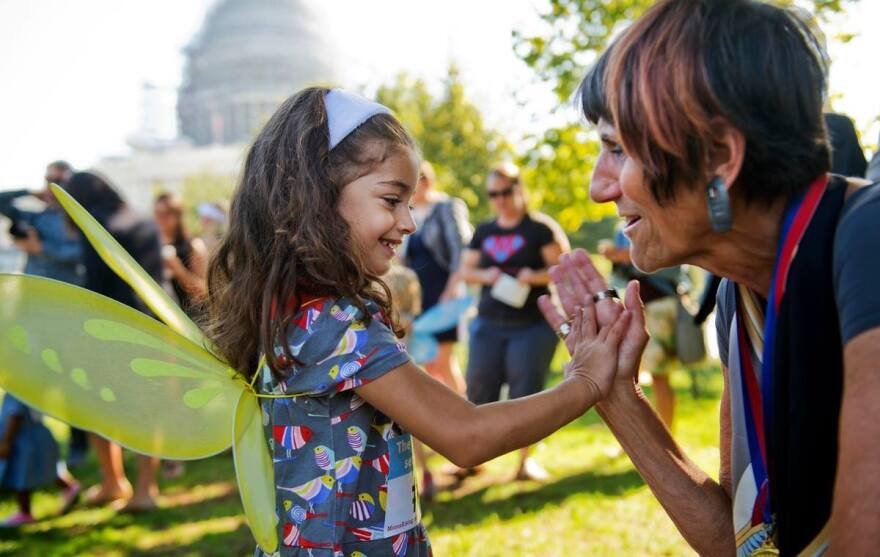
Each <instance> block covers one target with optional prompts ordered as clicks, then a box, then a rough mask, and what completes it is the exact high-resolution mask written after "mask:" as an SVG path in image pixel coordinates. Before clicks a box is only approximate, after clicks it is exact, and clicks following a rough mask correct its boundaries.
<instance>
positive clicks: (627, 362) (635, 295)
mask: <svg viewBox="0 0 880 557" xmlns="http://www.w3.org/2000/svg"><path fill="white" fill-rule="evenodd" d="M550 278H551V279H552V280H553V283H554V284H555V285H556V288H557V291H558V294H559V300H560V302H561V304H562V311H563V312H565V313H564V314H560V312H559V310H558V309H557V308H556V306H555V305H554V304H553V302H552V301H551V300H550V297H549V296H546V295H545V296H541V298H540V299H539V300H538V305H539V307H540V308H541V312H542V313H543V314H544V318H545V319H546V320H547V322H548V323H549V324H550V326H551V327H553V329H554V330H556V331H558V330H559V327H560V326H561V325H562V324H563V323H566V322H569V321H570V319H569V317H574V316H575V315H574V314H575V308H577V307H585V306H586V304H587V302H586V301H587V300H590V302H592V300H593V296H594V295H595V294H598V293H599V292H602V291H603V290H606V289H607V288H608V284H607V283H606V282H605V279H604V278H602V275H601V274H600V273H599V271H598V270H597V269H596V267H594V266H593V262H592V261H591V260H590V256H589V255H588V254H587V252H586V251H584V250H582V249H578V250H575V251H574V253H572V254H564V255H563V256H562V257H561V258H560V260H559V265H556V266H555V267H552V268H551V269H550ZM595 306H596V308H595V311H596V323H597V325H598V326H599V327H603V326H605V325H608V324H609V323H614V322H615V321H616V320H617V318H618V316H619V315H620V313H621V312H622V311H624V309H626V310H627V311H628V312H630V313H631V314H632V315H631V318H630V319H629V324H628V326H627V329H626V332H625V334H624V337H623V340H621V343H620V348H619V350H618V353H617V379H623V380H626V381H629V382H632V381H633V380H634V379H635V377H636V376H637V374H638V369H639V363H640V362H641V358H642V352H643V351H644V349H645V344H647V342H648V331H647V329H646V328H645V308H644V305H643V304H642V300H641V298H640V297H639V283H638V282H637V281H631V282H630V283H629V285H628V286H627V289H626V294H625V295H624V303H623V307H621V304H620V302H619V301H618V300H614V299H605V300H600V301H599V302H598V303H596V304H595ZM566 316H568V317H566ZM572 336H573V334H569V335H568V337H567V338H566V339H565V345H566V347H567V348H568V352H569V354H573V353H574V339H573V338H572Z"/></svg>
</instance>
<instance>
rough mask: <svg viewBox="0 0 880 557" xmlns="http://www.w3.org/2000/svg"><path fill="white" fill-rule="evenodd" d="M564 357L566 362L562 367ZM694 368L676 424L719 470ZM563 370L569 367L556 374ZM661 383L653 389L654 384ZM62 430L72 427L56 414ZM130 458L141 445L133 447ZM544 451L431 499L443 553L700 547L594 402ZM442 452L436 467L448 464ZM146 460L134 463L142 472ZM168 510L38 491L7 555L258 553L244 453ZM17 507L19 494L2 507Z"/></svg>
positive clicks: (654, 551) (701, 459)
mask: <svg viewBox="0 0 880 557" xmlns="http://www.w3.org/2000/svg"><path fill="white" fill-rule="evenodd" d="M558 363H559V360H558V359H557V361H556V364H557V365H556V366H554V367H556V368H557V369H558ZM696 375H697V376H698V377H699V378H700V382H699V383H700V391H701V393H700V396H698V397H696V398H695V397H694V395H693V393H692V388H691V387H692V383H691V375H690V374H687V373H685V372H683V371H682V372H676V373H675V374H674V376H673V384H674V386H675V387H676V392H677V395H678V402H679V404H678V414H677V420H678V421H677V423H676V426H675V431H674V434H675V436H676V438H677V439H678V440H679V441H680V442H681V443H682V444H683V445H684V447H685V449H686V451H687V452H688V454H690V455H691V457H692V458H694V459H695V460H696V461H697V462H698V463H699V464H700V465H701V466H702V467H703V468H704V469H706V470H707V471H709V472H710V473H711V474H712V475H713V476H717V469H718V397H719V395H720V390H721V378H720V375H719V372H718V368H717V366H708V367H706V368H705V369H701V370H698V372H697V373H696ZM554 380H558V374H556V376H555V377H554ZM647 390H648V391H650V389H647ZM54 426H57V427H54V429H55V430H56V431H57V432H58V434H59V437H62V436H64V435H65V433H66V432H65V429H66V428H64V426H61V425H58V424H54ZM129 456H130V455H129ZM535 457H536V458H537V459H538V461H539V462H540V463H541V464H542V465H544V467H546V469H547V470H548V471H549V472H550V473H551V475H552V479H551V480H550V481H549V482H547V483H543V484H539V483H534V482H512V481H510V478H511V476H512V474H513V468H514V465H515V457H514V456H513V455H507V456H505V457H502V458H499V459H497V460H495V461H493V462H491V463H490V464H489V465H488V466H487V468H486V471H485V472H484V473H483V474H481V475H480V476H477V477H474V478H471V479H469V480H468V481H467V482H465V483H464V484H463V485H461V486H459V487H458V488H457V489H455V490H454V491H445V492H442V493H440V495H439V496H438V497H437V499H436V500H435V501H434V502H432V503H430V504H428V505H426V506H424V507H423V516H424V522H425V524H426V525H427V527H428V531H429V533H430V536H431V539H432V542H433V545H434V550H435V554H436V555H438V556H445V555H453V556H458V555H468V556H469V555H474V556H493V555H494V556H508V555H529V556H533V555H534V556H555V555H565V556H573V555H577V556H580V555H626V556H630V555H633V556H639V555H693V554H694V553H693V551H691V550H690V549H689V548H688V547H687V545H686V544H685V543H684V541H683V540H682V539H681V536H679V534H678V533H677V531H676V530H675V527H674V526H673V525H672V523H671V522H670V520H669V519H668V518H667V517H666V514H665V513H664V512H663V509H662V508H661V507H660V505H659V504H658V503H657V502H656V501H655V500H654V498H653V496H652V495H651V492H650V490H649V489H648V488H647V486H646V485H645V484H644V482H643V481H642V479H641V477H640V476H639V475H638V473H637V472H636V471H635V470H634V469H633V467H632V465H631V464H630V462H629V460H628V459H627V457H626V456H625V455H620V454H619V453H618V451H617V443H616V441H615V440H614V438H613V436H612V435H611V434H610V433H609V432H608V430H607V429H606V428H605V427H604V425H603V424H602V423H601V422H600V421H599V419H598V418H597V416H596V415H595V413H594V412H590V413H588V414H587V415H585V416H584V417H582V418H581V419H579V420H577V421H576V422H574V423H572V424H570V425H569V426H567V427H565V428H563V429H562V430H560V431H559V432H558V433H556V434H555V435H553V436H551V437H550V438H548V439H547V440H545V441H544V442H542V443H541V444H540V445H539V446H538V447H537V448H536V450H535ZM442 464H443V463H442V459H440V458H439V457H433V458H432V465H433V466H434V467H435V468H437V467H440V466H441V465H442ZM134 468H135V466H134V461H133V459H130V460H129V461H128V462H127V469H128V470H134ZM76 472H77V475H78V477H79V478H80V480H81V481H83V483H84V484H86V485H88V484H91V483H93V482H95V481H97V478H98V473H97V465H96V463H95V461H94V459H93V458H92V459H90V460H89V461H87V462H86V464H85V465H84V466H83V467H82V468H81V469H78V470H77V471H76ZM161 486H162V497H161V498H160V505H161V507H162V508H161V509H160V510H158V511H156V512H150V513H145V514H141V515H119V514H115V513H114V512H113V511H112V510H111V509H110V508H109V507H104V508H94V509H86V508H81V507H78V508H76V509H75V510H74V511H73V512H71V513H70V514H68V515H67V516H63V517H57V516H54V513H55V512H56V510H57V509H58V507H59V506H60V498H59V497H58V494H57V492H42V493H38V494H37V495H36V496H35V498H34V513H35V515H36V516H37V517H38V518H39V519H40V520H39V521H38V522H37V523H36V524H34V525H31V526H27V527H24V528H22V529H21V530H18V531H0V554H3V555H52V556H64V555H107V556H110V555H250V554H251V553H252V551H253V541H252V539H251V537H250V533H249V531H248V529H247V526H246V525H245V523H244V517H243V515H242V513H241V507H240V503H239V499H238V494H237V492H236V489H235V484H234V473H233V464H232V458H231V456H229V455H221V456H217V457H214V458H211V459H207V460H203V461H196V462H189V463H187V465H186V473H185V475H184V476H183V477H182V478H179V479H175V480H164V481H162V482H161ZM13 510H14V503H13V501H12V500H11V498H10V497H8V496H4V498H3V499H2V500H0V514H3V515H5V514H9V513H11V512H12V511H13Z"/></svg>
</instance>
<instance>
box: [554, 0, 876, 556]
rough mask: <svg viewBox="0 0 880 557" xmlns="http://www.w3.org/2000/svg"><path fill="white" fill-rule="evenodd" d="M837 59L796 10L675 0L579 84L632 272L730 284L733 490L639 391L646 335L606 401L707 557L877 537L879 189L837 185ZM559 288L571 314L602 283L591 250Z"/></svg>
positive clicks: (729, 463) (729, 465)
mask: <svg viewBox="0 0 880 557" xmlns="http://www.w3.org/2000/svg"><path fill="white" fill-rule="evenodd" d="M824 60H825V57H824V56H823V54H822V52H821V48H820V46H819V43H818V41H817V40H816V39H815V38H814V37H813V35H812V34H811V32H810V30H809V27H808V26H807V25H806V24H805V23H803V22H802V21H800V20H799V19H798V17H797V16H796V15H795V14H793V13H791V12H788V11H786V10H784V9H781V8H778V7H775V6H773V5H770V4H766V3H762V2H757V1H751V0H664V1H661V2H658V3H657V4H656V5H654V6H653V7H652V8H651V9H650V10H648V11H647V12H646V13H645V15H644V16H642V17H641V18H640V19H639V20H637V21H636V22H635V23H634V24H633V25H632V26H631V27H630V28H629V29H627V30H626V31H625V32H624V33H623V34H622V35H621V36H620V37H619V38H618V39H617V41H616V42H615V43H614V44H613V45H612V46H611V47H610V49H609V51H607V52H606V53H605V54H603V56H602V58H601V60H600V61H599V64H597V66H596V67H595V68H594V69H593V70H592V72H591V73H590V74H588V76H587V78H586V79H585V80H584V82H583V84H582V86H581V99H582V101H583V103H584V108H585V113H586V115H587V117H588V118H590V119H591V120H592V121H594V122H596V123H598V125H599V127H600V131H601V133H602V136H603V149H602V153H601V155H600V161H599V162H600V164H597V166H596V173H595V174H594V182H593V186H592V189H591V195H592V197H593V199H594V200H595V201H598V202H613V203H615V204H616V205H617V208H618V212H619V214H620V215H621V216H622V217H624V218H625V219H626V220H627V226H626V229H625V232H626V235H627V236H628V237H629V239H630V241H631V243H632V248H631V257H632V261H633V262H634V263H635V264H636V265H637V266H638V267H639V268H640V269H642V270H644V271H653V270H656V269H659V268H663V267H669V266H672V265H678V264H682V263H690V264H695V265H698V266H701V267H703V268H705V269H707V270H709V271H711V272H712V273H714V274H716V275H719V276H722V277H725V278H726V279H727V280H725V281H724V283H723V284H722V286H721V288H720V291H719V297H718V302H719V312H718V320H717V323H716V324H717V329H718V337H719V339H718V340H719V342H718V344H719V347H720V348H721V356H722V362H723V364H724V366H725V393H724V396H723V402H722V411H721V423H722V432H721V472H720V483H716V482H714V481H713V480H711V479H709V477H708V476H707V475H706V474H705V473H704V472H703V471H701V470H699V469H698V468H697V467H696V466H695V465H694V464H693V462H691V461H690V460H689V459H688V458H687V457H686V456H685V455H684V454H683V453H682V451H681V449H680V448H679V447H677V446H676V444H675V442H674V441H673V440H672V438H671V437H670V436H669V433H668V432H667V431H666V429H665V428H664V427H663V425H662V424H661V423H660V422H659V420H658V419H657V416H656V415H655V414H654V413H653V411H651V409H650V408H649V407H648V406H647V404H646V402H645V400H644V397H643V396H642V395H641V393H640V392H639V389H638V386H637V385H636V384H635V383H634V381H633V379H634V375H635V373H636V371H637V369H638V361H639V355H640V353H641V350H642V348H643V347H644V338H643V335H644V332H643V331H639V330H636V329H635V328H631V330H630V331H629V333H628V336H627V338H626V339H624V341H623V343H622V344H621V358H620V361H619V364H618V378H619V381H617V382H616V384H615V388H614V389H613V390H612V392H611V394H610V395H609V396H608V398H607V399H605V400H604V401H602V402H601V403H600V404H599V405H598V409H599V413H600V415H601V416H602V417H603V418H604V419H605V421H606V422H607V423H608V425H609V427H610V428H611V429H612V431H613V432H614V433H615V435H616V436H617V438H618V439H619V441H620V442H621V444H622V446H623V447H624V449H626V451H627V452H628V453H629V455H630V457H631V458H632V460H633V462H634V463H635V465H636V466H637V467H638V469H639V471H640V473H641V474H642V476H643V477H644V478H645V479H646V481H647V482H648V483H649V484H650V485H651V488H652V490H653V492H654V494H655V495H656V496H657V497H658V499H659V500H660V501H661V503H662V504H663V506H664V508H666V510H667V512H668V513H669V514H670V516H671V518H672V519H673V521H674V522H675V523H676V525H677V526H678V528H679V530H680V531H681V532H682V534H683V535H684V536H685V538H686V539H687V540H688V542H689V543H690V544H691V545H692V546H693V547H694V548H695V549H696V550H697V551H698V552H699V553H701V554H707V555H732V554H734V552H736V554H738V555H772V554H782V555H796V554H798V555H818V554H821V553H823V552H824V551H826V550H829V551H830V552H831V553H833V554H838V555H859V554H868V553H871V552H872V551H874V550H875V548H876V547H877V545H878V543H880V533H878V531H877V528H876V524H877V522H878V520H880V511H878V508H877V505H876V501H877V500H878V498H880V480H878V479H877V475H876V470H877V468H878V467H880V448H877V447H875V445H876V444H874V443H872V442H871V441H870V440H872V439H876V438H877V436H878V435H880V404H878V403H877V400H880V397H878V395H880V374H878V373H877V363H876V362H878V361H880V294H878V293H877V289H876V288H875V285H876V284H877V281H878V280H880V265H878V264H877V259H876V248H875V247H872V246H876V244H877V242H878V240H880V186H878V185H876V184H874V185H868V184H867V183H865V182H863V181H853V180H847V179H845V178H842V177H839V176H834V175H829V174H827V172H828V169H829V165H830V159H829V149H828V142H827V139H826V135H825V128H824V124H823V117H822V106H823V102H824V100H825V85H826V79H825V66H824ZM618 147H622V148H623V152H622V153H621V152H620V151H619V150H618ZM597 177H601V178H602V179H600V180H597V179H596V178H597ZM556 278H558V279H559V283H560V289H561V291H562V292H564V293H568V294H567V295H566V296H565V298H564V299H563V302H564V303H563V305H564V307H565V309H566V310H567V311H570V308H571V307H573V305H574V304H575V303H577V302H578V300H579V299H582V296H589V295H591V294H592V293H595V292H597V291H599V290H601V289H602V288H604V281H603V280H602V279H601V277H600V276H599V275H598V273H597V272H596V271H595V269H594V268H593V267H592V265H591V263H590V261H589V259H588V258H587V257H585V256H584V255H583V254H576V256H575V258H574V260H568V259H565V258H563V261H562V265H561V269H560V270H559V271H558V272H556ZM637 293H638V289H637V288H636V287H631V289H630V291H629V292H628V295H627V305H628V307H630V308H631V309H635V308H636V307H637V306H638V304H639V301H638V297H637ZM543 308H544V309H545V313H546V314H547V316H548V319H550V320H551V322H558V320H559V319H560V317H559V316H557V315H555V314H554V313H553V312H552V311H551V307H550V306H549V305H546V304H545V305H544V306H543ZM599 319H600V322H601V321H603V317H602V313H601V312H600V314H599ZM634 322H635V321H634ZM685 501H687V503H685ZM695 502H697V503H695ZM829 548H830V549H829Z"/></svg>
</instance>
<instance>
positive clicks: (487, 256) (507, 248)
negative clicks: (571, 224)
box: [468, 214, 555, 324]
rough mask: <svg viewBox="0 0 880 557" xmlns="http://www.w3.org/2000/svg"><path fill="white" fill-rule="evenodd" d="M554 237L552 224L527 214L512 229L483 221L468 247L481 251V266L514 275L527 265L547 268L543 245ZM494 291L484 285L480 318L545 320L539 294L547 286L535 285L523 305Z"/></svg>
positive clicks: (520, 321) (521, 321)
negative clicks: (499, 297)
mask: <svg viewBox="0 0 880 557" xmlns="http://www.w3.org/2000/svg"><path fill="white" fill-rule="evenodd" d="M554 240H555V238H554V236H553V231H552V230H551V229H550V227H549V226H547V225H546V224H544V223H542V222H538V221H536V220H534V219H532V218H531V217H530V216H529V215H528V214H526V215H525V216H524V217H523V219H522V220H521V221H520V223H519V224H517V225H516V226H514V227H513V228H502V227H501V226H499V225H498V221H495V220H493V221H490V222H484V223H482V224H480V225H479V226H477V229H476V230H475V231H474V235H473V237H472V238H471V243H470V245H469V246H468V247H469V248H470V249H473V250H478V251H479V252H480V263H479V265H478V267H479V268H480V269H487V268H489V267H498V268H499V269H501V270H502V271H504V272H505V273H507V274H508V275H510V276H512V277H514V278H515V277H516V275H517V273H519V271H520V270H521V269H523V268H525V267H529V268H531V269H535V270H537V269H543V268H545V267H546V266H547V265H546V264H545V263H544V258H543V257H542V256H541V248H543V247H544V246H546V245H547V244H550V243H552V242H554ZM491 290H492V287H491V286H484V287H483V288H482V290H481V291H480V305H479V315H480V317H484V318H486V319H492V320H496V321H505V322H507V323H510V324H515V323H523V324H525V323H531V322H534V321H540V320H542V319H544V317H543V316H542V315H541V310H540V309H538V297H539V296H541V295H543V294H546V293H547V292H548V291H547V287H546V286H533V287H532V290H531V292H529V297H528V298H527V299H526V303H525V305H524V306H523V307H522V308H515V307H511V306H509V305H507V304H505V303H504V302H500V301H498V300H496V299H495V298H493V297H492V294H491Z"/></svg>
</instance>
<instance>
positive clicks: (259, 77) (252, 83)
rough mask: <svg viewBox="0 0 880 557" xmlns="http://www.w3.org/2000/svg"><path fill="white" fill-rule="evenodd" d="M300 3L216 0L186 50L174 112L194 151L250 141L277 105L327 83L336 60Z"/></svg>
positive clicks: (332, 72)
mask: <svg viewBox="0 0 880 557" xmlns="http://www.w3.org/2000/svg"><path fill="white" fill-rule="evenodd" d="M304 4H305V3H304V2H302V1H300V0H220V1H219V2H218V3H217V4H215V5H214V7H212V9H211V10H210V11H209V12H208V15H207V17H206V18H205V22H204V24H203V26H202V29H201V30H200V31H199V32H198V33H197V34H196V36H195V37H194V38H193V40H192V42H191V43H190V44H189V45H188V46H187V47H186V48H185V49H184V54H185V55H186V58H187V60H186V67H185V69H184V75H183V82H182V84H181V86H180V91H179V96H178V104H177V114H178V118H179V120H180V129H181V132H182V134H183V135H184V136H187V137H189V138H190V139H192V141H193V142H194V143H195V144H196V145H207V144H211V143H224V144H230V143H241V142H247V141H249V140H250V139H251V138H252V137H253V135H254V134H255V133H256V131H257V130H258V129H259V128H260V126H261V125H262V124H263V123H264V122H265V121H266V120H267V119H268V118H269V116H271V115H272V113H273V112H274V111H275V109H276V108H277V106H278V105H279V104H280V103H281V101H282V100H284V99H285V98H287V97H288V96H290V95H291V94H292V93H294V92H296V91H297V90H299V89H301V88H303V87H305V86H308V85H313V84H316V83H328V82H332V81H333V79H334V77H335V74H336V72H335V71H334V64H333V60H334V59H335V56H334V54H333V53H332V51H331V48H330V46H329V45H328V44H327V43H326V42H325V41H324V40H323V37H322V35H321V33H319V32H318V31H319V29H320V27H321V23H320V22H318V21H317V20H316V18H315V16H314V15H313V14H312V13H311V12H310V11H309V10H308V9H307V8H306V6H305V5H304Z"/></svg>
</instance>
